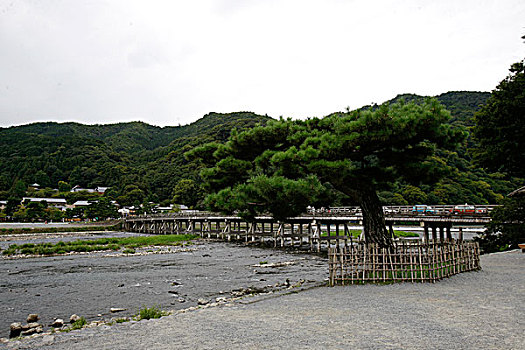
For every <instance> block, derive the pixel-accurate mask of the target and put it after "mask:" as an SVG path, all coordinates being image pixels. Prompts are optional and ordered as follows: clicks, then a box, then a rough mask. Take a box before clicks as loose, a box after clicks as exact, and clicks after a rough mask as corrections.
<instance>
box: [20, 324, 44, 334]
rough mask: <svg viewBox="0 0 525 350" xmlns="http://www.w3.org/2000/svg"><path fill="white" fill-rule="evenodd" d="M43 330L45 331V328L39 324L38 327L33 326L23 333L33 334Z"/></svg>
mask: <svg viewBox="0 0 525 350" xmlns="http://www.w3.org/2000/svg"><path fill="white" fill-rule="evenodd" d="M43 331H44V329H43V328H42V326H40V325H39V326H38V327H32V328H29V329H28V330H26V331H23V332H22V335H32V334H35V333H42V332H43Z"/></svg>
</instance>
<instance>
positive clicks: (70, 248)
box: [2, 235, 198, 256]
mask: <svg viewBox="0 0 525 350" xmlns="http://www.w3.org/2000/svg"><path fill="white" fill-rule="evenodd" d="M197 237H198V236H196V235H161V236H138V237H111V238H100V239H93V240H76V241H71V242H62V241H60V242H58V243H54V244H53V243H37V244H33V243H25V244H20V245H18V244H12V245H10V246H9V248H7V249H5V250H4V251H3V252H2V254H3V255H7V256H10V255H16V254H27V255H59V254H66V253H69V252H93V251H103V250H113V251H118V250H120V249H124V252H126V253H133V252H134V251H135V249H136V248H139V247H144V246H153V245H157V246H159V245H162V246H178V245H183V244H184V242H187V241H191V240H193V239H195V238H197Z"/></svg>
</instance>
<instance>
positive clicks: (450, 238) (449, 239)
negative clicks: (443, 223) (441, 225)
mask: <svg viewBox="0 0 525 350" xmlns="http://www.w3.org/2000/svg"><path fill="white" fill-rule="evenodd" d="M447 241H449V242H452V241H453V238H452V232H450V225H447Z"/></svg>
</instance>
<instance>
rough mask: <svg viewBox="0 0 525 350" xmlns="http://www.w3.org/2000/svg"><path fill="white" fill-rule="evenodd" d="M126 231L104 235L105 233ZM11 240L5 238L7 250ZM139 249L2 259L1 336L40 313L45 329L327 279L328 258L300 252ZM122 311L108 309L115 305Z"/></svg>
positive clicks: (206, 244)
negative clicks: (65, 322)
mask: <svg viewBox="0 0 525 350" xmlns="http://www.w3.org/2000/svg"><path fill="white" fill-rule="evenodd" d="M115 234H117V235H121V234H122V233H103V234H98V235H96V237H104V236H106V235H115ZM96 237H94V236H92V235H86V234H81V235H74V234H71V235H56V234H53V235H39V236H33V237H30V236H24V237H19V239H18V240H17V241H14V242H16V243H18V244H19V243H21V242H23V241H31V242H33V243H36V242H41V241H46V242H49V241H51V242H54V241H59V240H65V239H67V240H70V239H76V238H89V239H93V238H96ZM11 242H13V241H4V242H2V243H1V245H2V248H5V247H6V246H7V245H8V244H10V243H11ZM137 251H138V252H140V254H135V255H125V254H115V253H108V252H101V253H89V254H72V255H65V256H54V257H33V258H23V259H5V258H2V260H0V271H2V276H3V278H2V281H1V282H0V300H1V301H2V302H1V303H0V337H8V335H9V327H10V324H11V323H13V322H23V321H25V320H26V318H27V316H28V315H29V314H33V313H36V314H38V315H39V317H40V323H41V324H43V325H44V329H46V328H49V325H50V324H51V323H52V322H53V321H54V320H55V319H56V318H60V319H64V320H69V318H70V315H72V314H77V315H80V316H83V317H85V318H86V319H87V320H88V321H96V320H104V319H111V318H114V317H115V316H116V315H118V316H119V317H124V316H131V315H134V314H136V313H137V311H138V310H139V308H142V307H151V306H158V307H160V308H161V309H163V310H179V309H185V308H189V307H192V306H195V305H197V303H198V301H199V299H201V302H202V301H203V300H211V301H215V300H217V299H219V300H220V298H229V297H235V296H241V295H242V294H243V293H251V292H265V293H267V292H271V291H273V290H275V291H278V290H280V289H282V288H283V287H288V286H293V285H301V286H302V287H308V286H310V285H317V284H320V283H323V282H324V281H325V279H326V278H327V277H328V264H327V261H326V259H325V258H323V257H321V256H317V255H312V254H306V253H301V252H290V251H288V252H287V251H283V250H274V249H266V248H260V247H247V246H244V245H242V244H233V243H223V242H211V241H203V240H199V241H197V242H196V243H195V244H193V245H191V246H187V247H174V248H171V249H169V250H168V249H166V248H163V249H162V248H155V247H150V248H143V249H140V250H137ZM112 308H113V309H118V310H119V311H118V312H111V309H112Z"/></svg>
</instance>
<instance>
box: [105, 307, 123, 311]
mask: <svg viewBox="0 0 525 350" xmlns="http://www.w3.org/2000/svg"><path fill="white" fill-rule="evenodd" d="M109 311H111V312H121V311H126V309H124V308H121V307H112V308H111V309H109Z"/></svg>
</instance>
